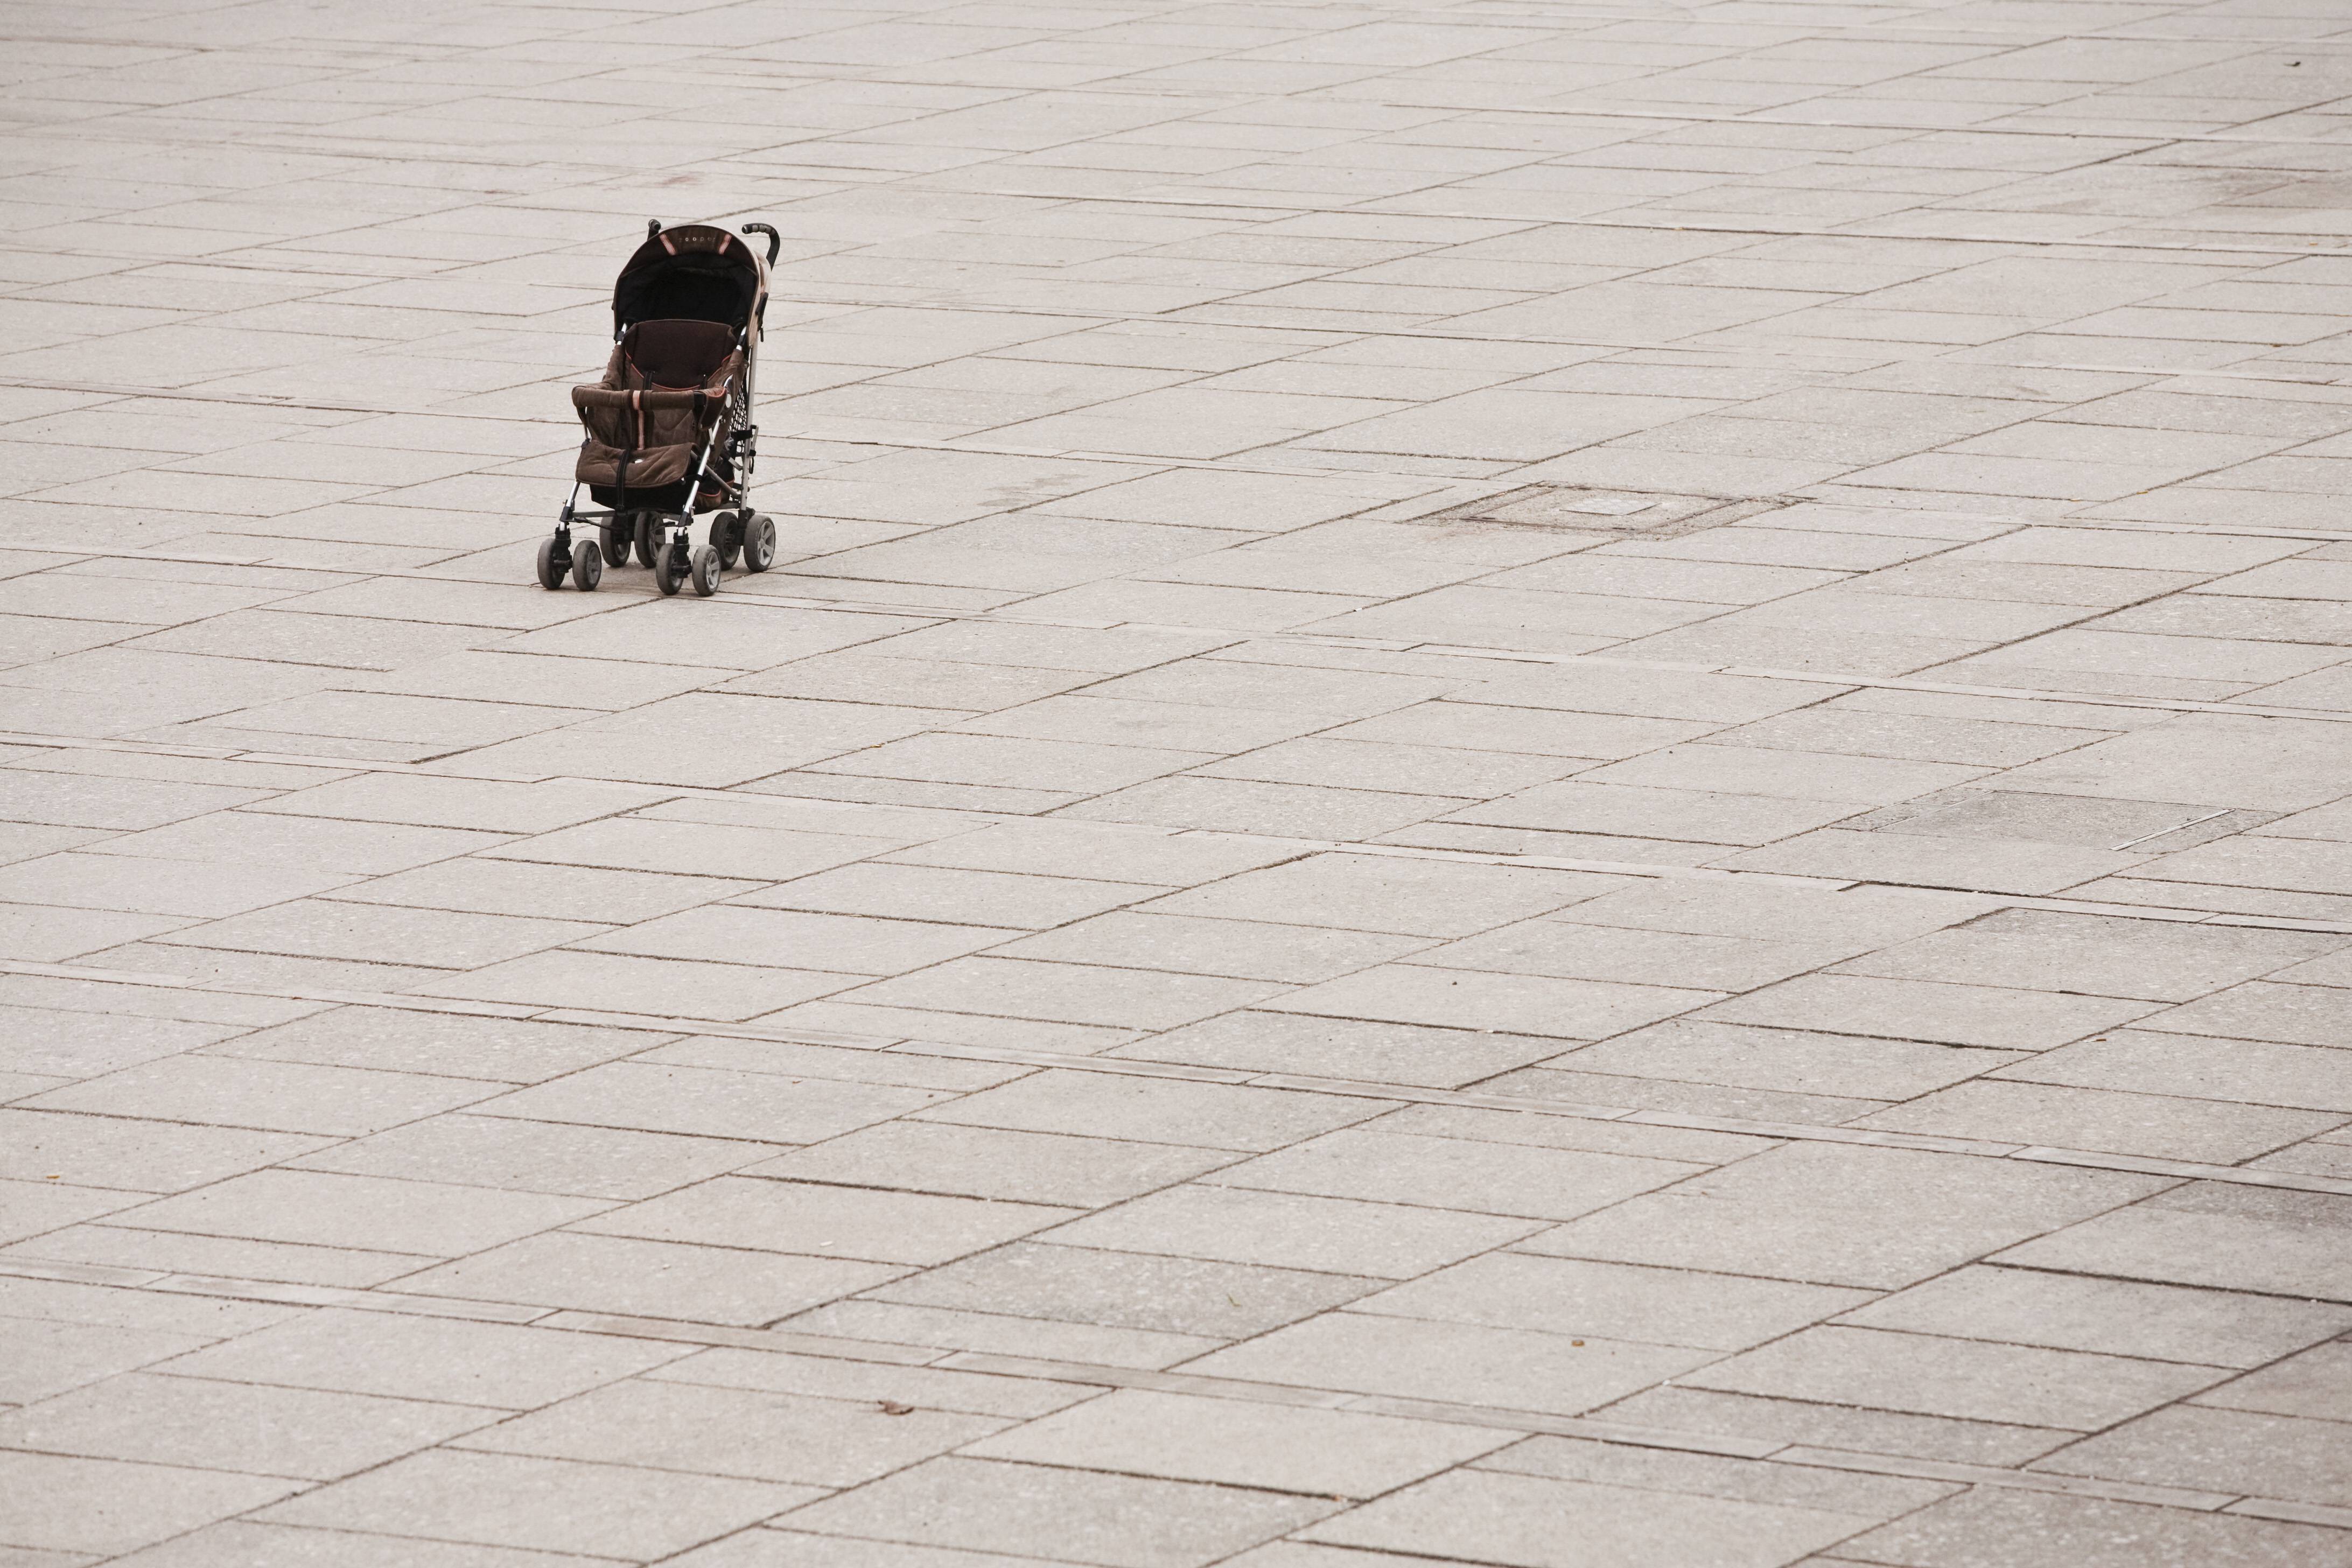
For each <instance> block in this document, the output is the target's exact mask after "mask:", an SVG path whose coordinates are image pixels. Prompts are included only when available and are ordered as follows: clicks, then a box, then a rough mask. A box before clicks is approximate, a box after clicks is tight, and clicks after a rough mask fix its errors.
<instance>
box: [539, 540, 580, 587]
mask: <svg viewBox="0 0 2352 1568" xmlns="http://www.w3.org/2000/svg"><path fill="white" fill-rule="evenodd" d="M571 569H572V563H571V562H570V561H569V560H567V559H565V558H564V556H563V555H562V554H561V553H559V552H558V551H557V548H556V542H555V535H553V534H549V535H548V536H547V537H546V538H545V539H542V540H541V541H540V542H539V585H540V586H541V587H542V588H561V587H562V586H563V574H565V573H566V572H568V571H570V570H571Z"/></svg>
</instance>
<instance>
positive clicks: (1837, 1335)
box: [1682, 1326, 2227, 1431]
mask: <svg viewBox="0 0 2352 1568" xmlns="http://www.w3.org/2000/svg"><path fill="white" fill-rule="evenodd" d="M2225 1375H2227V1374H2226V1373H2224V1372H2223V1371H2222V1369H2221V1368H2219V1367H2214V1366H2198V1365H2193V1364H2188V1363H2179V1362H2148V1361H2134V1360H2130V1359H2127V1358H2126V1357H2122V1356H2109V1355H2092V1354H2086V1353H2084V1352H2080V1351H2059V1350H2051V1349H2047V1348H2045V1347H2039V1346H2028V1345H2004V1344H1994V1343H1990V1342H1985V1341H1980V1340H1968V1341H1954V1342H1946V1341H1942V1340H1939V1339H1938V1338H1937V1337H1935V1336H1932V1335H1927V1334H1916V1333H1880V1332H1874V1331H1868V1330H1863V1329H1854V1328H1842V1327H1836V1326H1831V1327H1824V1328H1815V1329H1808V1330H1806V1331H1803V1332H1801V1333H1798V1334H1794V1335H1791V1336H1790V1337H1789V1338H1787V1339H1784V1340H1779V1341H1776V1342H1773V1343H1772V1344H1769V1345H1767V1346H1765V1347H1763V1348H1762V1349H1760V1350H1753V1351H1749V1352H1748V1353H1747V1354H1745V1355H1740V1356H1735V1357H1733V1358H1732V1359H1731V1360H1729V1361H1726V1362H1719V1363H1716V1364H1715V1365H1713V1366H1709V1367H1706V1368H1703V1369H1701V1370H1700V1371H1697V1372H1695V1373H1685V1375H1684V1378H1683V1380H1682V1381H1683V1382H1684V1383H1685V1384H1688V1385H1690V1386H1693V1387H1699V1388H1720V1389H1726V1390H1728V1391H1730V1392H1732V1393H1735V1394H1767V1395H1770V1396H1774V1397H1778V1398H1784V1399H1810V1400H1814V1401H1817V1402H1819V1403H1822V1404H1827V1405H1864V1406H1869V1407H1875V1408H1879V1409H1891V1410H1910V1411H1916V1412H1918V1413H1919V1414H1922V1415H1956V1416H1959V1417H1961V1418H1963V1419H1967V1420H1976V1421H2000V1422H2007V1423H2011V1424H2013V1425H2018V1426H2063V1427H2071V1428H2074V1429H2075V1430H2078V1431H2091V1430H2095V1429H2097V1428H2099V1427H2103V1426H2111V1425H2113V1424H2114V1423H2116V1422H2117V1421H2121V1420H2125V1419H2126V1418H2127V1417H2130V1416H2133V1415H2138V1414H2139V1413H2140V1412H2142V1411H2144V1410H2147V1409H2149V1408H2151V1407H2153V1406H2155V1405H2161V1404H2165V1403H2168V1402H2169V1401H2171V1400H2174V1399H2178V1398H2180V1397H2182V1396H2183V1395H2186V1394H2192V1393H2195V1392H2196V1391H2197V1390H2199V1389H2200V1388H2203V1387H2207V1386H2210V1384H2212V1383H2213V1382H2214V1381H2215V1380H2217V1379H2219V1378H2221V1377H2222V1376H2225Z"/></svg>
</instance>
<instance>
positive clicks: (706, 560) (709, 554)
mask: <svg viewBox="0 0 2352 1568" xmlns="http://www.w3.org/2000/svg"><path fill="white" fill-rule="evenodd" d="M693 572H694V591H695V594H696V595H698V597H701V598H705V599H708V598H709V597H710V595H713V594H716V593H717V592H719V552H717V551H716V550H713V549H711V548H710V546H709V545H708V544H706V545H704V546H703V547H702V548H701V549H699V550H698V551H696V552H694V566H693Z"/></svg>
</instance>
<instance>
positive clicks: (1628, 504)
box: [1422, 485, 1791, 537]
mask: <svg viewBox="0 0 2352 1568" xmlns="http://www.w3.org/2000/svg"><path fill="white" fill-rule="evenodd" d="M1790 504H1791V503H1790V501H1789V500H1785V499H1783V498H1780V497H1772V498H1769V499H1750V500H1738V499H1736V498H1729V497H1725V496H1691V495H1660V494H1657V493H1655V492H1654V491H1647V490H1608V489H1591V488H1589V487H1587V486H1583V485H1522V486H1521V487H1520V488H1519V489H1515V490H1506V491H1504V492H1503V493H1502V494H1501V495H1494V496H1488V497H1486V499H1484V500H1475V501H1467V502H1465V503H1464V504H1462V505H1460V506H1452V507H1448V508H1446V509H1445V510H1444V511H1439V512H1433V513H1432V514H1431V515H1430V516H1429V517H1427V518H1424V519H1423V520H1422V521H1425V522H1438V521H1462V522H1492V523H1504V524H1508V525H1512V526H1516V527H1520V528H1571V529H1576V530H1578V531H1581V532H1586V533H1623V534H1643V535H1648V536H1650V537H1662V536H1667V535H1672V534H1677V533H1696V532H1697V531H1699V530H1700V529H1703V528H1717V527H1720V526H1722V525H1723V524H1724V523H1727V522H1737V521H1739V520H1740V519H1742V518H1747V517H1754V516H1756V515H1757V514H1758V513H1759V512H1767V511H1775V510H1779V509H1780V508H1781V507H1784V506H1788V505H1790Z"/></svg>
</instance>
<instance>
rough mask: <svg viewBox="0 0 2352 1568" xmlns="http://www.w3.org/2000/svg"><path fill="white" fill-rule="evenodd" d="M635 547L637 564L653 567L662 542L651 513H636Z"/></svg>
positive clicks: (673, 590)
mask: <svg viewBox="0 0 2352 1568" xmlns="http://www.w3.org/2000/svg"><path fill="white" fill-rule="evenodd" d="M636 545H637V564H638V565H640V566H652V565H655V564H656V562H657V560H658V558H659V556H660V553H661V546H662V542H661V531H660V530H659V529H658V528H657V527H656V525H655V522H654V514H653V513H652V512H649V511H641V512H639V513H637V534H636ZM676 591H677V590H675V589H672V590H671V592H673V593H675V592H676Z"/></svg>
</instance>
